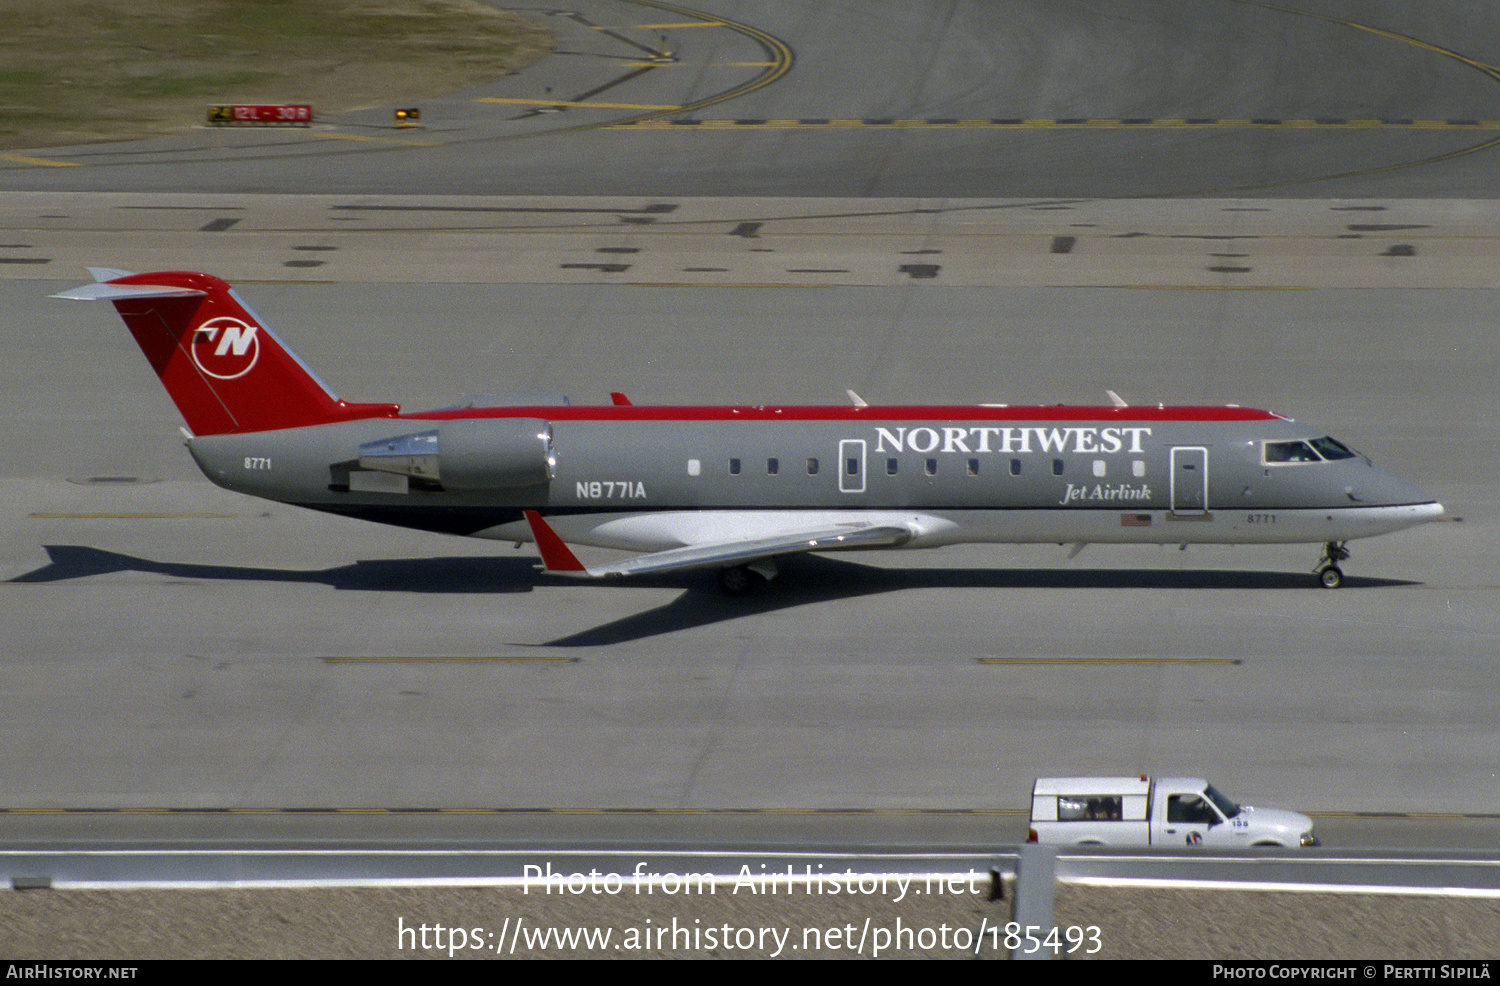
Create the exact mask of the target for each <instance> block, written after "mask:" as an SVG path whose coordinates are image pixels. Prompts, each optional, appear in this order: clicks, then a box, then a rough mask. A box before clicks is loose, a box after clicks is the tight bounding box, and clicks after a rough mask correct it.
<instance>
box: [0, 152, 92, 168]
mask: <svg viewBox="0 0 1500 986" xmlns="http://www.w3.org/2000/svg"><path fill="white" fill-rule="evenodd" d="M0 161H10V162H11V163H12V164H34V165H36V166H37V167H40V168H81V167H83V165H81V164H79V163H78V162H77V161H49V160H48V159H46V158H43V157H27V156H26V155H24V154H0Z"/></svg>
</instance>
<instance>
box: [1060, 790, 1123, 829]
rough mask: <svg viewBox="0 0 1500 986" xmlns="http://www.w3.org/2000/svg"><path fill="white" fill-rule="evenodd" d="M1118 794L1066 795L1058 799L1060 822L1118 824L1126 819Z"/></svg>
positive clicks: (1121, 799)
mask: <svg viewBox="0 0 1500 986" xmlns="http://www.w3.org/2000/svg"><path fill="white" fill-rule="evenodd" d="M1122 801H1123V798H1122V797H1121V796H1120V795H1118V794H1102V795H1101V794H1090V795H1083V794H1065V795H1062V796H1060V797H1059V798H1058V799H1057V820H1058V821H1059V822H1118V821H1120V820H1121V819H1122V818H1124V817H1125V816H1124V812H1123V810H1122V808H1121V802H1122Z"/></svg>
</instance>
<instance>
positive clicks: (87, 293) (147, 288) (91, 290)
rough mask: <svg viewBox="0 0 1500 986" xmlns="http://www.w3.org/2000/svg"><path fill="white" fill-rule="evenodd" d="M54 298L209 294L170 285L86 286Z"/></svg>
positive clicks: (78, 299)
mask: <svg viewBox="0 0 1500 986" xmlns="http://www.w3.org/2000/svg"><path fill="white" fill-rule="evenodd" d="M52 297H54V298H66V299H68V300H69V301H115V300H117V299H120V298H206V297H208V292H207V291H200V290H198V289H197V288H184V287H175V286H173V285H170V284H85V285H84V286H83V287H81V288H72V289H70V290H68V291H59V292H58V293H57V294H54V295H53V296H52Z"/></svg>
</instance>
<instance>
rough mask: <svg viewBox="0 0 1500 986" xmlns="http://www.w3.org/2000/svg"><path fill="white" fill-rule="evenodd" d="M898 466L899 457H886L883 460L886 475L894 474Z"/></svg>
mask: <svg viewBox="0 0 1500 986" xmlns="http://www.w3.org/2000/svg"><path fill="white" fill-rule="evenodd" d="M899 468H900V460H899V459H886V460H885V474H886V475H887V476H894V475H896V470H897V469H899Z"/></svg>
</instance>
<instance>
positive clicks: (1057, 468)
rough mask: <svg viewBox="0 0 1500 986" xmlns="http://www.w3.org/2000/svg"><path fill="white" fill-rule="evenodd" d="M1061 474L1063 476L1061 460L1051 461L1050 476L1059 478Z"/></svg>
mask: <svg viewBox="0 0 1500 986" xmlns="http://www.w3.org/2000/svg"><path fill="white" fill-rule="evenodd" d="M1062 474H1063V460H1061V459H1053V460H1052V475H1054V476H1061V475H1062Z"/></svg>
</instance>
